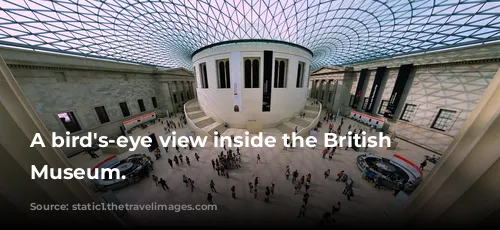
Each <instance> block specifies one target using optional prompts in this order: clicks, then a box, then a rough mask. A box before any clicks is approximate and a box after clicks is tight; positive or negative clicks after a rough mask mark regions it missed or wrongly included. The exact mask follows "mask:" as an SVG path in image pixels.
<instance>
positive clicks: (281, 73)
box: [274, 59, 288, 88]
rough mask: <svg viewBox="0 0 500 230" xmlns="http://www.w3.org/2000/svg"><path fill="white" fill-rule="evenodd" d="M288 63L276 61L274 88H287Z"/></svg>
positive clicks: (280, 60) (286, 61)
mask: <svg viewBox="0 0 500 230" xmlns="http://www.w3.org/2000/svg"><path fill="white" fill-rule="evenodd" d="M287 63H288V60H286V59H276V60H275V61H274V88H286V78H287Z"/></svg>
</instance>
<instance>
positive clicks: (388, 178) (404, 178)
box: [356, 154, 420, 191]
mask: <svg viewBox="0 0 500 230" xmlns="http://www.w3.org/2000/svg"><path fill="white" fill-rule="evenodd" d="M356 161H357V162H356V163H357V165H358V168H359V169H360V170H361V171H363V170H364V169H365V168H368V169H369V171H370V172H372V173H375V174H376V177H378V178H379V185H380V186H384V187H387V188H390V189H399V185H400V183H404V184H406V186H405V187H406V188H405V190H406V191H408V190H412V189H413V188H414V187H416V185H417V184H418V182H419V181H420V176H419V175H415V174H414V173H412V172H411V171H410V170H408V169H407V168H405V167H404V166H403V165H400V164H398V163H397V162H395V161H392V160H391V159H389V158H385V157H381V156H377V155H375V154H362V155H359V156H358V157H357V158H356Z"/></svg>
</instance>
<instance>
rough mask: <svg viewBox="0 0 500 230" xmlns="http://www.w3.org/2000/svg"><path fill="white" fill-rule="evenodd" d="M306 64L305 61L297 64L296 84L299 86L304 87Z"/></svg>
mask: <svg viewBox="0 0 500 230" xmlns="http://www.w3.org/2000/svg"><path fill="white" fill-rule="evenodd" d="M304 66H305V63H304V62H301V61H299V65H298V66H297V83H296V84H295V86H296V87H297V88H302V87H304V72H305V69H304Z"/></svg>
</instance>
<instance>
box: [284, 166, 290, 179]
mask: <svg viewBox="0 0 500 230" xmlns="http://www.w3.org/2000/svg"><path fill="white" fill-rule="evenodd" d="M285 177H286V179H287V180H288V178H290V167H288V165H287V166H286V171H285Z"/></svg>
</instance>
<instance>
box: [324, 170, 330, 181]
mask: <svg viewBox="0 0 500 230" xmlns="http://www.w3.org/2000/svg"><path fill="white" fill-rule="evenodd" d="M328 176H330V169H328V170H326V171H325V179H326V178H328Z"/></svg>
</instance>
